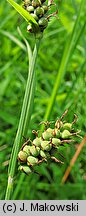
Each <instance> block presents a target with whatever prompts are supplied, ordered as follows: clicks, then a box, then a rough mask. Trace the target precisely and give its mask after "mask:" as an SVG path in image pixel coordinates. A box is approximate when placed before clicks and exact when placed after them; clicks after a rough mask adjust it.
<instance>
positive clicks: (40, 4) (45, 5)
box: [5, 0, 57, 200]
mask: <svg viewBox="0 0 86 216" xmlns="http://www.w3.org/2000/svg"><path fill="white" fill-rule="evenodd" d="M7 1H8V2H9V3H10V4H11V5H12V6H13V7H14V8H15V10H16V11H17V12H18V13H19V14H21V16H22V17H23V18H24V19H25V21H26V22H27V31H28V33H32V34H33V35H34V38H35V45H34V50H33V52H32V50H31V48H30V46H29V43H28V41H27V40H26V39H25V38H24V40H25V43H26V46H27V50H28V58H29V72H28V78H27V84H26V90H25V95H24V100H23V105H22V109H21V116H20V120H19V125H18V130H17V134H16V137H15V141H14V145H13V148H12V153H11V158H10V163H9V169H8V184H7V190H6V197H5V199H6V200H9V199H11V194H12V191H13V181H14V175H15V169H16V163H17V158H18V152H19V148H20V146H21V141H22V136H26V134H27V130H28V127H27V125H29V123H30V118H31V113H32V108H33V102H34V94H35V83H36V74H35V66H36V59H37V55H38V50H39V46H40V41H41V38H42V37H43V32H44V30H45V29H46V27H47V25H48V22H49V19H50V17H51V16H56V14H57V10H55V12H54V13H52V14H49V13H48V12H49V10H50V7H51V5H52V4H53V1H48V2H47V1H46V0H33V1H32V0H23V1H22V6H21V2H20V5H19V4H17V3H16V2H15V1H13V0H7Z"/></svg>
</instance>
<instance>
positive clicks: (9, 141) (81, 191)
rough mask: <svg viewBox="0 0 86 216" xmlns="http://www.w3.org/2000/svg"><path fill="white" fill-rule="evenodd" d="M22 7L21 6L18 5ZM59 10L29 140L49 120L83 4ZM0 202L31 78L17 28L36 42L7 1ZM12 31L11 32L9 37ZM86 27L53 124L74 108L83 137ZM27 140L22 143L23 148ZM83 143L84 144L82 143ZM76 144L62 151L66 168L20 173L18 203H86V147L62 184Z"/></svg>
mask: <svg viewBox="0 0 86 216" xmlns="http://www.w3.org/2000/svg"><path fill="white" fill-rule="evenodd" d="M17 2H20V1H17ZM56 2H58V3H57V7H58V8H59V17H60V19H59V20H56V19H55V18H51V20H50V23H49V26H48V28H47V29H46V30H45V33H44V38H43V40H42V43H41V46H40V50H39V56H38V60H37V66H36V78H37V83H36V93H35V101H34V110H33V114H32V118H31V123H30V125H29V128H28V135H27V136H28V137H29V136H30V137H32V130H33V129H40V127H39V126H38V124H39V123H40V122H41V121H42V120H43V119H44V116H45V115H46V109H47V106H49V103H50V98H51V95H52V92H53V88H54V86H55V81H56V76H57V73H58V71H59V67H60V64H61V60H62V55H63V52H64V49H65V44H66V42H67V40H68V38H69V35H70V33H71V31H72V28H73V25H74V23H75V20H76V17H77V14H78V11H79V6H80V2H81V1H80V0H71V1H67V0H63V1H60V0H59V1H56ZM85 10H86V6H85V7H84V10H83V12H82V14H81V17H80V20H79V24H78V29H77V31H76V37H75V39H76V38H77V35H78V33H79V31H80V29H81V27H82V26H83V24H84V23H85V20H86V18H85V16H84V11H85ZM0 15H1V16H0V199H4V196H5V190H6V185H7V177H8V175H7V170H8V163H9V158H10V153H11V150H12V145H13V142H14V138H15V134H16V130H17V127H18V122H19V117H20V112H21V106H22V101H23V96H24V91H25V86H26V79H27V73H28V57H27V53H26V48H25V44H24V42H23V40H22V38H21V37H20V35H19V33H18V31H17V26H19V27H20V29H21V31H22V33H23V35H24V36H25V37H26V39H27V40H28V41H29V43H30V45H31V47H32V48H33V45H34V38H33V36H32V35H30V34H28V33H27V32H26V26H27V24H26V22H25V21H24V20H23V19H22V18H21V17H20V15H18V14H17V13H16V12H15V10H14V9H13V8H12V7H11V6H10V5H9V4H8V3H7V2H6V1H3V0H1V1H0ZM8 32H9V33H8ZM85 58H86V28H84V29H83V31H82V32H81V35H80V38H79V40H78V43H77V45H76V46H75V47H74V50H73V51H72V53H71V56H70V59H69V60H68V64H67V68H66V72H65V75H64V76H63V77H62V79H61V83H60V85H59V88H58V92H57V94H56V98H55V103H54V106H53V108H52V112H51V115H50V117H49V120H55V119H56V118H57V117H58V116H61V115H62V113H63V112H64V110H65V109H67V108H68V109H69V113H68V114H67V117H66V118H67V120H68V121H72V120H73V115H74V113H76V114H77V115H78V121H77V123H76V126H75V128H76V129H77V128H78V129H81V134H82V136H84V135H85V131H86V61H85ZM23 142H24V140H22V143H23ZM79 142H80V140H79ZM75 150H76V145H74V144H73V145H70V146H69V147H68V148H67V150H66V149H65V147H64V148H62V149H61V152H62V153H63V154H64V156H65V158H66V159H65V164H64V165H58V164H55V163H53V162H52V163H51V164H50V165H49V166H47V165H46V164H42V165H41V166H40V168H39V172H40V173H41V174H42V175H41V176H39V175H36V174H31V175H30V176H29V177H28V176H26V175H24V174H20V173H19V172H18V171H17V168H16V175H15V179H14V180H15V184H14V191H13V197H12V198H13V199H33V200H34V199H86V186H85V185H86V145H85V146H84V149H83V151H82V152H81V154H80V156H79V158H78V160H77V161H76V163H75V165H74V167H73V168H72V171H71V173H70V176H69V178H68V180H67V182H66V183H65V184H64V185H61V184H60V183H61V179H62V177H63V175H64V172H65V170H66V168H67V167H68V165H69V162H70V159H71V158H72V157H73V155H74V153H75ZM26 188H27V190H26Z"/></svg>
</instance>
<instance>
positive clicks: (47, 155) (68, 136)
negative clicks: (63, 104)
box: [18, 110, 80, 175]
mask: <svg viewBox="0 0 86 216" xmlns="http://www.w3.org/2000/svg"><path fill="white" fill-rule="evenodd" d="M67 112H68V110H66V111H65V112H64V114H63V115H62V116H61V118H59V119H58V120H57V121H56V122H55V123H54V127H53V128H51V127H50V125H51V123H52V122H48V121H47V122H41V123H40V124H44V125H45V129H44V131H43V132H41V134H40V131H35V130H33V131H32V133H34V134H35V136H36V138H35V139H33V140H30V139H28V140H27V141H26V142H25V143H24V144H23V146H22V148H21V149H20V151H19V154H18V160H19V163H20V165H19V170H21V171H23V172H24V173H26V174H27V175H29V174H30V173H31V172H34V167H35V165H39V164H41V163H42V162H49V159H52V160H53V161H54V162H57V163H64V162H63V161H61V160H59V159H57V158H56V157H55V156H54V152H57V153H59V152H58V149H59V147H60V146H61V145H64V144H65V143H68V144H69V143H71V142H74V140H73V139H72V137H74V136H79V135H78V134H79V133H80V131H77V132H74V128H73V125H74V124H75V122H76V120H77V116H76V115H74V120H73V122H72V123H69V122H66V121H63V118H64V116H65V115H66V114H67Z"/></svg>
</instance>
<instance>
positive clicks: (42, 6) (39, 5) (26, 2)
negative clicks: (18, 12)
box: [22, 0, 57, 36]
mask: <svg viewBox="0 0 86 216" xmlns="http://www.w3.org/2000/svg"><path fill="white" fill-rule="evenodd" d="M22 1H23V7H24V8H25V10H27V11H28V13H30V14H31V15H32V16H33V18H34V19H35V20H36V22H37V24H38V25H35V24H32V23H31V24H29V25H28V26H27V31H28V32H30V33H34V34H35V36H37V35H42V33H43V31H44V30H45V29H46V27H47V26H48V22H49V20H50V17H51V16H56V14H57V9H56V5H55V4H54V5H55V12H54V13H52V14H49V13H50V9H51V5H52V4H53V0H52V2H50V3H49V2H47V1H46V0H22Z"/></svg>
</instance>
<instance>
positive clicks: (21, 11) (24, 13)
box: [7, 0, 38, 25]
mask: <svg viewBox="0 0 86 216" xmlns="http://www.w3.org/2000/svg"><path fill="white" fill-rule="evenodd" d="M7 1H8V2H9V3H10V4H11V5H12V6H13V7H14V8H15V10H16V11H17V12H18V13H19V14H21V16H22V17H23V18H24V19H25V20H26V21H27V22H28V23H29V22H32V23H34V24H36V25H38V24H37V22H36V20H35V19H34V18H33V17H32V16H31V15H30V14H29V12H27V11H26V10H25V9H24V8H23V7H22V6H20V5H19V4H17V3H16V2H15V1H13V0H7Z"/></svg>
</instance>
